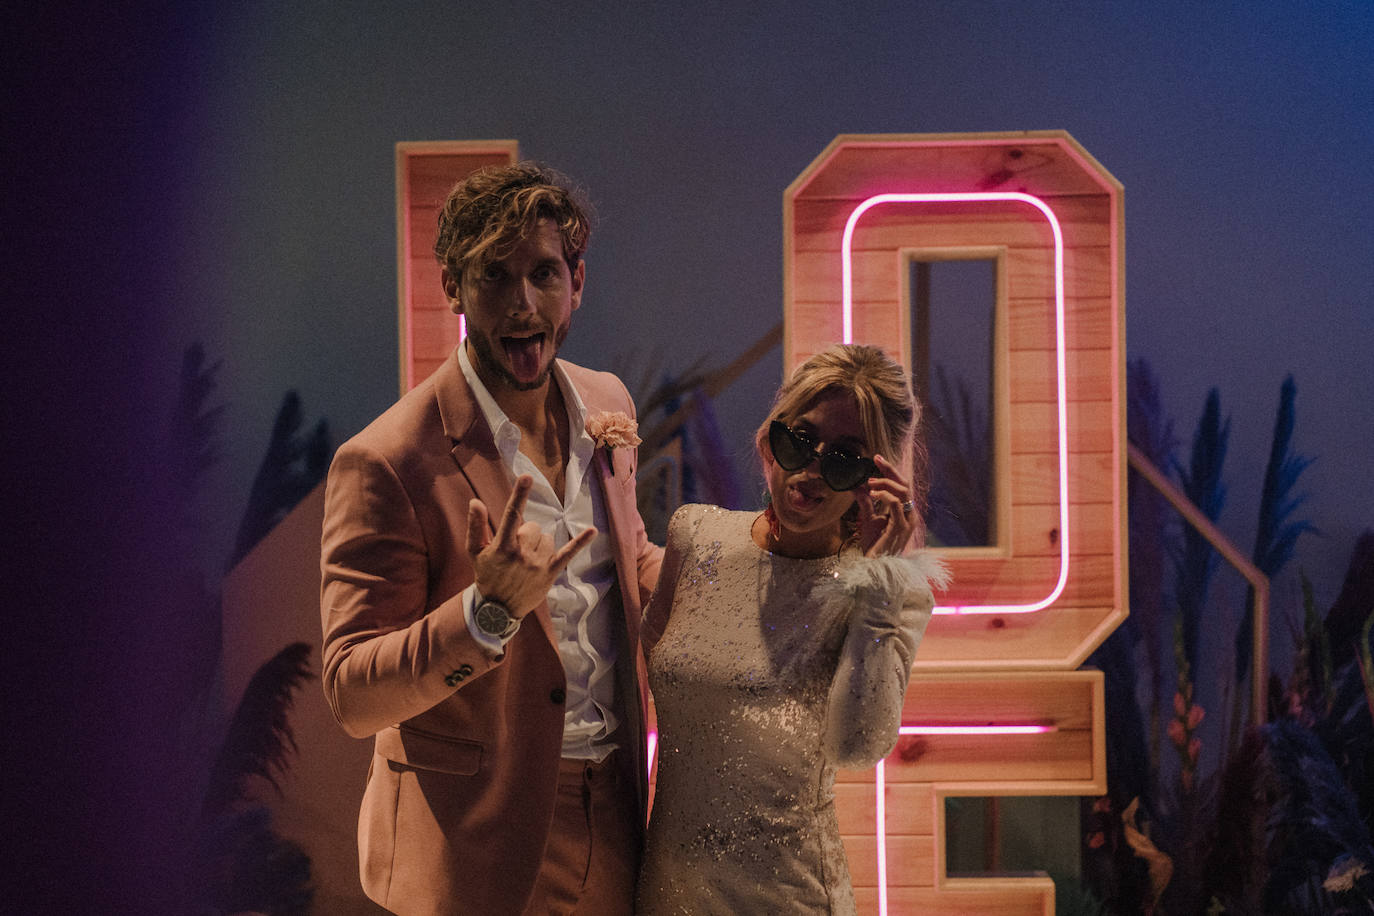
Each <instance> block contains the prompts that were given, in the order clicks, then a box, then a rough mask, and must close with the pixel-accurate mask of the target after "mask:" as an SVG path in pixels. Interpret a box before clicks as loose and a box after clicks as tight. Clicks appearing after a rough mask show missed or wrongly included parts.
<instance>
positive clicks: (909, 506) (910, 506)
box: [902, 499, 916, 515]
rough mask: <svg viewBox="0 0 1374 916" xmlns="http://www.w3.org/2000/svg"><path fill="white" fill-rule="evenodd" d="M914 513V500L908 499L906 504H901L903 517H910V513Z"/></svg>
mask: <svg viewBox="0 0 1374 916" xmlns="http://www.w3.org/2000/svg"><path fill="white" fill-rule="evenodd" d="M915 511H916V503H915V501H914V500H910V499H908V500H907V501H906V502H904V503H902V514H903V515H910V514H911V513H912V512H915Z"/></svg>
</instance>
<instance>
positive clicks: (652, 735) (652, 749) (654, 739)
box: [646, 731, 658, 779]
mask: <svg viewBox="0 0 1374 916" xmlns="http://www.w3.org/2000/svg"><path fill="white" fill-rule="evenodd" d="M657 752H658V732H656V731H650V732H649V755H648V757H647V758H646V759H647V760H648V761H649V763H648V766H649V778H650V779H653V778H654V761H655V760H657V759H658V758H656V757H655V756H654V754H655V753H657Z"/></svg>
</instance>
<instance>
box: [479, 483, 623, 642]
mask: <svg viewBox="0 0 1374 916" xmlns="http://www.w3.org/2000/svg"><path fill="white" fill-rule="evenodd" d="M533 485H534V481H533V480H532V479H531V478H530V476H529V475H528V474H522V475H520V477H519V478H517V479H516V481H515V488H514V489H513V490H511V494H510V499H509V500H508V501H507V502H506V511H505V512H504V513H502V515H501V523H500V524H499V525H498V526H497V528H496V536H495V537H494V538H493V537H489V536H488V534H487V507H486V505H485V504H484V503H483V502H482V501H481V500H480V499H474V500H473V501H472V502H470V503H468V536H467V551H468V555H469V556H470V557H472V568H473V573H474V576H475V578H476V582H477V589H478V591H480V592H481V593H482V597H484V598H491V599H492V600H493V601H499V602H501V603H502V604H504V605H505V606H506V608H507V609H508V610H509V611H510V613H511V615H512V616H513V617H524V616H525V615H526V614H528V613H529V612H530V611H532V610H534V609H535V608H536V607H538V605H539V602H541V601H543V600H544V598H545V597H546V596H547V595H548V593H549V588H550V587H551V586H552V585H553V583H554V580H555V579H557V578H558V576H559V574H560V573H561V572H563V570H564V569H565V568H567V565H568V563H570V562H571V561H572V558H573V556H574V555H575V554H576V553H577V552H578V551H579V550H581V549H582V548H583V547H586V546H587V545H588V544H590V543H591V542H592V539H593V538H595V537H596V529H594V528H588V529H586V530H585V531H583V532H581V533H580V534H578V535H577V537H575V538H573V539H572V540H570V541H568V543H566V544H564V545H563V547H562V549H560V550H555V549H554V546H553V538H551V537H549V536H548V535H547V534H545V533H544V532H543V531H542V530H541V529H540V528H539V526H538V525H536V524H535V523H534V522H525V521H522V519H523V513H524V511H525V501H526V500H527V499H529V495H530V487H532V486H533Z"/></svg>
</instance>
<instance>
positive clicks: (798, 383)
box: [754, 344, 930, 545]
mask: <svg viewBox="0 0 1374 916" xmlns="http://www.w3.org/2000/svg"><path fill="white" fill-rule="evenodd" d="M832 391H838V392H844V393H846V394H849V395H851V396H852V397H853V398H854V403H855V406H856V407H857V409H858V412H859V424H860V425H861V426H862V427H863V431H864V439H865V444H866V445H867V447H868V450H869V454H870V455H872V454H874V453H877V454H881V455H882V456H883V457H884V458H886V459H887V460H888V461H890V462H892V464H893V465H895V466H896V467H897V468H899V469H900V470H901V471H903V472H904V473H907V474H910V475H911V483H912V494H913V496H912V502H913V503H914V504H915V515H916V518H917V519H918V520H919V519H922V518H924V516H925V507H926V495H927V494H928V492H929V490H930V477H929V467H928V464H929V459H928V456H927V453H926V448H925V441H924V438H923V436H922V434H921V429H920V420H921V407H920V405H919V404H918V403H917V402H916V397H915V395H913V394H912V391H911V383H910V381H909V380H908V378H907V374H906V372H905V371H903V370H902V367H901V366H899V365H898V364H897V363H896V362H894V361H893V360H892V359H891V358H890V357H889V356H888V355H887V354H886V353H884V352H883V351H882V350H881V349H879V348H878V347H872V346H867V345H863V344H836V345H835V346H833V347H830V348H829V349H827V350H823V351H821V352H820V353H817V354H816V355H815V356H813V357H811V358H810V359H808V360H807V361H806V362H804V363H802V364H801V365H800V366H798V367H797V368H796V370H795V371H793V373H792V375H791V377H790V378H788V379H787V381H786V382H784V383H783V385H782V387H781V388H779V389H778V393H777V394H776V395H775V396H774V397H773V407H772V409H771V410H769V412H768V416H767V417H765V418H764V421H763V423H762V424H760V425H759V428H758V431H757V432H756V433H755V434H754V447H755V449H757V451H758V453H759V458H760V460H761V461H763V462H764V464H765V466H766V465H767V464H768V463H769V462H771V461H772V454H771V453H770V451H769V449H768V427H769V425H770V424H771V423H772V422H773V421H774V420H781V421H782V422H784V423H787V424H791V423H792V422H793V421H795V420H796V419H797V417H799V416H801V415H802V414H804V413H806V411H807V409H808V408H809V407H810V406H811V405H812V404H813V403H814V402H815V401H816V400H817V399H819V398H820V397H821V396H822V395H824V394H828V393H829V392H832ZM924 540H925V526H924V524H923V523H921V522H919V521H918V523H917V535H916V542H917V544H918V545H920V544H922V543H923V542H924Z"/></svg>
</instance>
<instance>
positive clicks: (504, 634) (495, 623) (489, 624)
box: [472, 598, 520, 640]
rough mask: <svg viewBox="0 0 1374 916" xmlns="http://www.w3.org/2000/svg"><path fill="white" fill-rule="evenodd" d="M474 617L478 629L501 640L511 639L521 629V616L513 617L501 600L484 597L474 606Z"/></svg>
mask: <svg viewBox="0 0 1374 916" xmlns="http://www.w3.org/2000/svg"><path fill="white" fill-rule="evenodd" d="M472 619H473V621H474V622H475V623H476V624H477V629H479V630H481V631H482V632H483V633H485V634H487V635H488V636H491V637H494V638H496V639H500V640H506V639H510V638H511V637H512V636H514V635H515V631H516V630H518V629H520V618H519V617H512V616H511V612H510V610H509V609H508V608H507V607H506V606H505V605H504V604H502V603H501V602H499V601H493V600H492V599H491V598H483V599H482V600H481V602H479V603H478V605H477V607H475V608H473V611H472Z"/></svg>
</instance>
